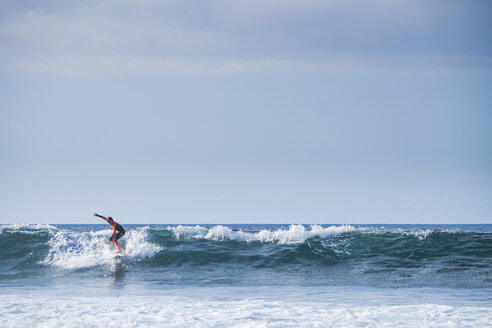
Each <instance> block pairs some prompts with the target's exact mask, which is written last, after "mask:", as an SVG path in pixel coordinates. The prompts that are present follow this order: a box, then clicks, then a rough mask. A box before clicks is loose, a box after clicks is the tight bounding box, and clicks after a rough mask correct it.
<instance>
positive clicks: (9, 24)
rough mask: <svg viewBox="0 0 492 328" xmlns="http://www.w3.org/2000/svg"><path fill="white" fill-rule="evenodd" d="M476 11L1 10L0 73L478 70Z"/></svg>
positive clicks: (390, 7)
mask: <svg viewBox="0 0 492 328" xmlns="http://www.w3.org/2000/svg"><path fill="white" fill-rule="evenodd" d="M491 7H492V5H490V4H489V2H487V1H475V2H473V3H470V2H466V3H465V2H455V1H390V0H381V1H371V2H360V1H318V0H309V1H296V0H289V1H277V0H266V1H256V0H254V1H222V0H210V1H206V0H203V1H193V2H191V3H190V2H182V1H152V0H148V1H114V0H103V1H73V2H69V3H67V2H63V1H47V2H43V3H41V4H40V3H39V2H29V1H26V2H20V3H18V2H7V1H4V2H2V4H1V6H0V8H1V9H2V11H3V12H4V14H3V15H1V16H0V19H1V20H0V60H1V65H2V66H3V67H4V68H9V69H14V70H22V71H27V72H43V73H62V74H93V73H94V72H98V73H103V74H104V73H107V74H115V73H116V74H126V73H130V74H134V73H136V74H149V73H150V74H163V73H164V74H165V73H170V72H171V73H175V72H178V73H187V74H190V73H220V74H222V73H237V72H248V71H253V72H256V71H278V70H292V69H322V70H328V71H336V72H345V71H349V72H352V71H378V72H381V71H382V72H387V71H388V70H389V71H392V70H396V71H399V70H412V71H426V70H430V71H436V70H453V71H455V70H460V71H461V70H490V69H491V63H490V62H491V60H490V58H491V57H492V37H491V35H490V33H488V30H490V23H489V22H490V21H491V18H492V14H491V12H492V11H491V10H490V9H491Z"/></svg>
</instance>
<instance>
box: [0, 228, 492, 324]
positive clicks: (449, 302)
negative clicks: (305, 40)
mask: <svg viewBox="0 0 492 328" xmlns="http://www.w3.org/2000/svg"><path fill="white" fill-rule="evenodd" d="M124 226H125V229H126V230H127V234H126V235H125V237H124V238H123V246H124V247H125V248H126V249H127V253H126V255H125V256H115V255H114V254H113V253H112V252H111V249H110V247H109V246H108V245H107V239H108V237H109V235H110V233H111V231H109V229H108V228H107V226H105V225H25V224H11V225H3V226H0V249H2V252H1V253H0V326H1V327H19V326H33V327H60V326H64V327H80V326H84V327H142V326H143V327H162V326H168V327H216V326H223V327H285V326H295V327H341V326H343V327H395V326H404V327H488V326H490V325H491V324H492V321H491V318H492V275H491V274H490V272H492V270H491V269H492V225H418V226H417V225H384V226H381V225H361V226H359V225H357V226H355V225H151V226H149V225H129V224H124Z"/></svg>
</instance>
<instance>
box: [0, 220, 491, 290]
mask: <svg viewBox="0 0 492 328" xmlns="http://www.w3.org/2000/svg"><path fill="white" fill-rule="evenodd" d="M1 229H2V233H1V234H0V248H1V249H2V252H1V253H0V281H1V280H2V278H4V279H7V278H9V277H13V276H15V277H21V278H22V277H26V278H29V277H32V276H34V275H39V274H40V272H44V274H45V275H50V274H55V273H57V272H62V273H60V274H63V272H67V271H68V272H79V273H80V272H95V274H96V273H97V272H100V270H93V271H90V270H91V268H96V267H104V268H108V269H109V270H114V268H115V267H117V266H118V265H121V263H124V265H125V268H126V269H125V270H130V271H134V272H139V273H135V274H136V276H139V275H140V274H143V275H150V274H151V273H152V274H155V276H154V277H153V278H148V277H147V276H146V277H147V278H148V279H152V280H154V279H157V280H159V279H164V278H163V277H164V276H165V277H167V278H166V279H170V280H172V279H178V278H177V277H180V278H179V279H189V280H190V281H191V280H197V279H205V277H210V275H212V276H213V277H222V278H223V279H226V280H228V279H232V278H231V277H234V276H235V277H239V276H241V277H243V279H253V278H252V277H256V278H258V275H260V276H261V277H263V278H264V277H265V274H261V273H260V272H263V271H264V270H269V272H277V273H279V272H282V274H294V273H295V274H296V275H298V277H304V278H302V279H308V278H309V279H314V280H315V281H327V280H329V281H331V282H333V281H339V282H340V281H345V282H347V281H352V282H353V281H357V282H361V281H365V280H367V279H369V280H371V279H372V280H373V281H380V280H381V281H383V280H384V281H401V280H404V281H413V282H412V283H413V284H414V285H415V284H416V285H418V284H423V282H421V281H420V280H422V281H432V282H433V283H435V284H445V285H453V284H459V283H463V284H468V285H473V286H483V285H484V284H485V285H487V286H489V285H492V280H491V279H490V278H489V272H490V271H491V269H492V251H491V250H492V234H491V233H479V232H470V231H464V230H459V229H454V230H438V229H428V228H425V229H419V230H405V229H386V228H382V227H377V228H376V227H355V226H351V225H333V226H324V227H323V226H320V225H311V226H303V225H291V226H289V227H284V228H273V229H272V228H266V227H259V228H258V229H257V230H255V229H253V228H252V227H251V228H249V229H237V228H235V227H234V226H224V225H215V226H200V225H196V226H184V225H178V226H168V227H162V226H156V227H152V226H140V227H128V229H127V233H126V235H125V236H124V237H123V238H122V240H121V243H122V245H123V247H125V248H126V250H127V253H126V255H125V257H124V258H121V257H115V256H114V254H113V253H111V249H112V248H114V247H113V246H112V245H108V244H107V241H108V238H109V235H110V234H111V230H109V229H103V230H101V226H97V227H96V228H93V227H91V226H88V227H83V226H67V227H66V226H52V225H4V226H1ZM122 261H123V262H122ZM43 270H44V271H43ZM59 270H62V271H59ZM81 270H82V271H81ZM84 270H85V271H84ZM87 270H89V271H87ZM231 270H232V271H231ZM262 270H263V271H262ZM243 271H244V273H243ZM227 272H229V273H227ZM231 272H233V273H231ZM254 272H256V273H254ZM224 276H226V277H228V278H224ZM248 276H249V277H251V278H248ZM186 277H188V278H186ZM147 278H146V279H147ZM222 278H221V279H222ZM256 278H255V279H256ZM263 278H262V279H263ZM284 278H285V277H284ZM214 279H215V278H214ZM217 279H218V278H217ZM282 279H283V278H282ZM296 279H298V278H296ZM299 279H300V278H299ZM464 280H466V282H463V281H464ZM347 283H348V282H347Z"/></svg>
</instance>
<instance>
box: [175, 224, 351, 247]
mask: <svg viewBox="0 0 492 328" xmlns="http://www.w3.org/2000/svg"><path fill="white" fill-rule="evenodd" d="M167 230H169V231H172V232H173V233H174V235H175V237H176V238H202V239H210V240H236V241H245V242H253V241H259V242H263V243H278V244H284V245H285V244H299V243H302V242H305V241H306V240H308V239H310V238H313V237H320V238H326V237H328V236H332V235H336V234H341V233H347V232H352V231H355V230H356V228H354V227H353V226H350V225H343V226H330V227H327V228H323V227H321V226H320V225H311V226H310V229H306V227H304V226H303V225H300V224H298V225H291V226H290V227H289V228H288V229H283V228H282V229H278V230H273V231H272V230H269V229H262V230H260V231H258V232H245V231H243V230H233V229H231V228H228V227H225V226H222V225H218V226H214V227H211V228H207V227H202V226H199V225H197V226H182V225H179V226H177V227H167Z"/></svg>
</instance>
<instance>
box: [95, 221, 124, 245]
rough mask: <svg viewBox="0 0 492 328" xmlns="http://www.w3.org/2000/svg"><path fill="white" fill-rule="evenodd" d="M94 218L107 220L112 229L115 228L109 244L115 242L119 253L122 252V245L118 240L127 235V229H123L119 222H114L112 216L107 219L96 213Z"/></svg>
mask: <svg viewBox="0 0 492 328" xmlns="http://www.w3.org/2000/svg"><path fill="white" fill-rule="evenodd" d="M94 216H97V217H99V218H101V219H103V220H105V221H106V222H108V223H109V225H110V226H111V228H113V234H112V235H111V238H109V240H108V244H109V242H110V241H111V242H113V244H114V245H115V246H116V247H117V248H118V251H120V252H121V246H120V243H118V239H120V238H121V237H123V236H124V235H125V229H123V227H122V226H121V224H119V223H118V222H116V221H115V220H113V218H112V217H110V216H108V217H107V218H106V217H104V216H102V215H99V214H97V213H94Z"/></svg>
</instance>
